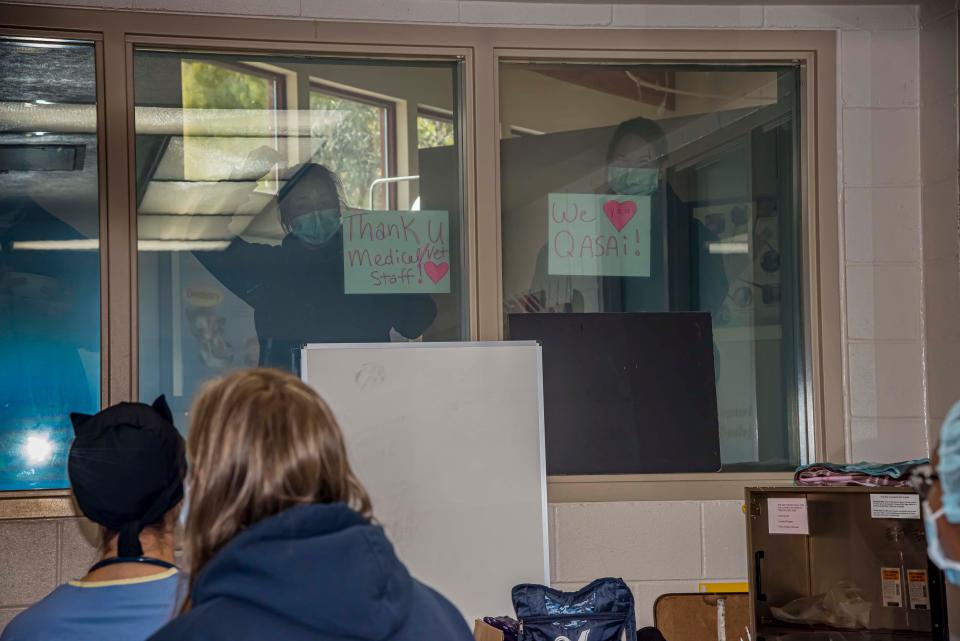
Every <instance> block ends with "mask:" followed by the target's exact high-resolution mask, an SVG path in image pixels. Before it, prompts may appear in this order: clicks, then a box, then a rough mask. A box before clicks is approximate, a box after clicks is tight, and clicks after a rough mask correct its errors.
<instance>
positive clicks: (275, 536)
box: [150, 504, 473, 641]
mask: <svg viewBox="0 0 960 641" xmlns="http://www.w3.org/2000/svg"><path fill="white" fill-rule="evenodd" d="M191 599H192V602H193V604H192V608H191V610H190V611H189V612H187V613H186V614H185V615H183V616H181V617H179V618H177V619H174V620H173V621H171V622H170V623H169V624H167V626H166V627H164V628H162V629H161V630H160V631H159V632H157V633H156V634H155V635H154V636H152V637H151V638H150V639H151V641H173V640H177V641H190V640H193V639H197V640H200V639H202V640H203V641H220V640H224V641H227V640H229V641H243V640H245V639H250V640H253V639H256V640H257V641H267V640H273V639H278V640H279V639H282V640H287V641H300V640H301V639H304V640H306V639H310V640H311V641H334V640H336V641H345V640H351V641H353V640H356V641H425V640H426V639H434V640H437V641H441V640H442V641H472V639H473V635H472V634H471V633H470V630H469V628H468V627H467V625H466V621H465V620H464V618H463V616H461V615H460V613H459V612H458V611H457V609H456V608H454V607H453V605H451V604H450V602H449V601H447V600H446V599H444V598H443V597H442V596H440V595H439V594H438V593H436V592H434V591H433V590H431V589H430V588H428V587H427V586H425V585H423V584H422V583H420V582H419V581H417V580H415V579H413V578H412V577H411V576H410V574H409V573H408V572H407V569H406V568H405V567H404V565H403V563H401V562H400V560H399V559H398V558H397V556H396V554H394V551H393V546H392V545H391V544H390V542H389V541H388V540H387V538H386V536H385V535H384V532H383V530H382V529H381V528H379V527H377V526H375V525H371V524H369V523H367V522H366V521H365V520H364V519H363V518H362V517H361V516H360V515H359V514H357V513H356V512H354V511H353V510H351V509H349V508H348V507H346V506H345V505H343V504H332V505H320V504H317V505H303V506H299V507H295V508H291V509H289V510H286V511H284V512H281V513H280V514H277V515H276V516H272V517H270V518H268V519H265V520H263V521H261V522H259V523H257V524H256V525H254V526H253V527H251V528H250V529H248V530H246V531H244V532H242V533H240V534H238V535H237V536H236V537H235V538H234V539H233V540H232V541H230V542H229V543H228V544H227V545H226V546H224V548H223V549H222V550H220V552H218V553H217V554H216V556H214V558H213V559H212V560H211V561H210V562H209V563H207V565H206V567H204V569H203V571H202V572H201V573H200V575H199V577H198V579H197V582H196V584H195V585H194V587H193V592H192V594H191Z"/></svg>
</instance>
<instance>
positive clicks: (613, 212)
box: [603, 200, 637, 231]
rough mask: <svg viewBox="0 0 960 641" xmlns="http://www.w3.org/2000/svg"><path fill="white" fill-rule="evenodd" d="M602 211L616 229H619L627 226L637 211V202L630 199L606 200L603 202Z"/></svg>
mask: <svg viewBox="0 0 960 641" xmlns="http://www.w3.org/2000/svg"><path fill="white" fill-rule="evenodd" d="M603 213H605V214H606V215H607V218H609V219H610V222H611V223H613V226H614V227H616V228H617V231H620V230H622V229H623V228H624V227H626V226H627V223H629V222H630V220H631V219H633V216H634V214H636V213H637V203H635V202H633V201H632V200H624V201H623V202H620V201H616V200H608V201H607V202H605V203H603Z"/></svg>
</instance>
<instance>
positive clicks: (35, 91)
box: [0, 40, 100, 490]
mask: <svg viewBox="0 0 960 641" xmlns="http://www.w3.org/2000/svg"><path fill="white" fill-rule="evenodd" d="M94 55H95V54H94V48H93V46H92V45H88V44H79V43H58V42H50V41H44V42H42V43H41V42H33V41H29V40H0V490H13V489H45V488H62V487H67V486H68V482H67V475H66V454H67V449H68V447H69V444H70V441H71V440H72V437H73V433H72V429H71V427H70V422H69V414H70V412H95V411H96V410H97V408H98V407H99V404H100V403H99V395H100V275H99V274H100V270H99V251H98V249H99V241H98V235H99V234H98V229H99V218H100V217H99V209H98V202H97V198H98V195H97V185H98V182H97V153H98V149H97V136H96V126H97V125H96V76H95V71H94V70H95V66H94Z"/></svg>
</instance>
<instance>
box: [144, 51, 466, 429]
mask: <svg viewBox="0 0 960 641" xmlns="http://www.w3.org/2000/svg"><path fill="white" fill-rule="evenodd" d="M458 82H459V72H458V63H456V62H453V61H451V62H431V63H420V62H416V63H414V62H410V63H407V62H397V61H372V60H342V59H330V58H311V57H306V56H248V55H221V54H216V53H209V54H207V53H198V52H191V53H175V52H160V51H149V50H138V51H136V52H135V55H134V88H135V99H136V135H137V199H138V208H137V226H138V235H139V268H140V273H139V279H140V292H139V293H140V300H139V306H140V327H139V331H140V393H141V397H142V398H144V399H147V400H150V399H152V397H154V396H156V395H157V394H160V393H165V394H167V396H168V398H169V399H170V401H171V404H172V406H173V408H174V410H175V412H176V413H179V414H180V415H181V416H182V415H183V413H184V412H186V409H187V407H188V406H189V403H190V400H191V397H192V396H193V394H194V392H195V391H196V389H197V388H198V386H199V385H201V384H202V383H203V382H204V381H205V380H207V379H209V378H211V377H213V376H218V375H221V374H223V373H225V372H227V371H230V370H232V369H235V368H239V367H248V366H256V365H263V366H271V367H279V368H283V369H287V370H290V371H296V370H297V369H298V363H297V360H298V357H299V348H300V346H301V345H303V344H305V343H317V342H378V341H403V340H459V339H462V338H464V337H465V336H467V332H468V328H467V327H466V325H465V321H464V318H465V309H464V307H463V306H464V304H465V303H464V301H465V298H464V296H463V294H464V290H463V285H462V282H463V275H462V270H461V265H462V262H461V211H462V201H463V197H462V194H461V177H460V175H459V166H460V162H459V154H460V145H459V141H458V139H457V138H456V137H455V139H454V142H455V143H456V144H453V145H451V146H447V147H443V148H436V149H418V146H417V144H416V142H415V141H416V140H417V137H416V136H417V132H416V129H415V126H411V125H410V124H408V122H407V121H406V119H404V121H403V122H400V121H399V120H398V119H397V114H398V113H409V111H408V110H410V109H416V106H417V105H418V104H420V103H421V102H422V101H423V100H424V98H425V97H426V96H429V98H430V100H431V101H432V102H433V101H437V100H440V99H442V100H443V101H445V102H443V104H442V105H441V106H442V107H443V108H445V109H449V110H450V111H451V113H453V112H455V110H456V109H457V105H456V104H455V103H456V96H457V87H458ZM408 127H409V128H410V131H408V130H407V128H408ZM407 141H409V142H407ZM385 179H386V180H385ZM371 195H372V202H371Z"/></svg>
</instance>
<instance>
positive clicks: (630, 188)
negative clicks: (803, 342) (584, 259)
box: [507, 118, 727, 313]
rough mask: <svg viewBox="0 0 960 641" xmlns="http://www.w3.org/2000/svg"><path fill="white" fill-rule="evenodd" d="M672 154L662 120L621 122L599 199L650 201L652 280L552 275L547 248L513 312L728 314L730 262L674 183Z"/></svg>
mask: <svg viewBox="0 0 960 641" xmlns="http://www.w3.org/2000/svg"><path fill="white" fill-rule="evenodd" d="M667 151H668V150H667V140H666V137H665V135H664V131H663V129H662V128H661V127H660V125H658V124H657V123H656V122H655V121H653V120H650V119H648V118H634V119H632V120H627V121H625V122H622V123H620V124H619V125H618V126H617V128H616V129H615V130H614V132H613V135H612V137H611V139H610V143H609V145H608V147H607V150H606V152H607V153H606V164H605V167H604V178H605V179H606V180H605V182H604V184H603V185H602V186H601V187H600V188H599V190H598V192H597V193H599V194H601V195H613V196H630V197H640V198H649V199H650V239H651V243H650V275H649V276H643V277H641V276H631V277H619V276H613V277H611V276H566V275H555V274H550V273H549V269H548V255H547V250H548V248H547V247H544V248H543V249H541V251H540V253H539V254H538V256H537V263H536V266H535V268H534V277H533V282H532V283H531V285H530V290H529V292H527V293H524V294H521V295H514V296H512V297H511V298H510V299H509V300H508V301H507V305H508V310H507V311H508V312H514V313H515V312H584V311H587V312H660V311H668V310H671V309H673V310H702V311H710V312H717V311H719V310H720V307H721V306H722V304H723V301H724V299H725V298H726V296H727V277H726V273H725V270H724V265H723V258H722V256H719V255H713V254H710V252H709V250H708V243H710V242H712V241H714V240H716V235H715V234H712V233H711V232H710V231H708V230H707V229H706V227H704V225H703V224H702V223H701V222H700V221H699V220H697V219H696V218H694V217H693V216H691V214H690V209H689V207H688V206H687V205H686V203H684V202H682V201H681V200H680V198H679V197H678V196H677V194H676V192H675V191H674V190H673V187H672V186H671V185H670V184H669V183H668V181H667V180H666V168H665V163H666V158H667ZM664 230H665V231H664ZM664 239H665V240H666V243H665V242H664ZM668 257H669V258H670V262H669V264H667V258H668ZM585 292H596V293H595V294H593V295H595V296H596V300H593V301H591V300H586V299H585Z"/></svg>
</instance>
